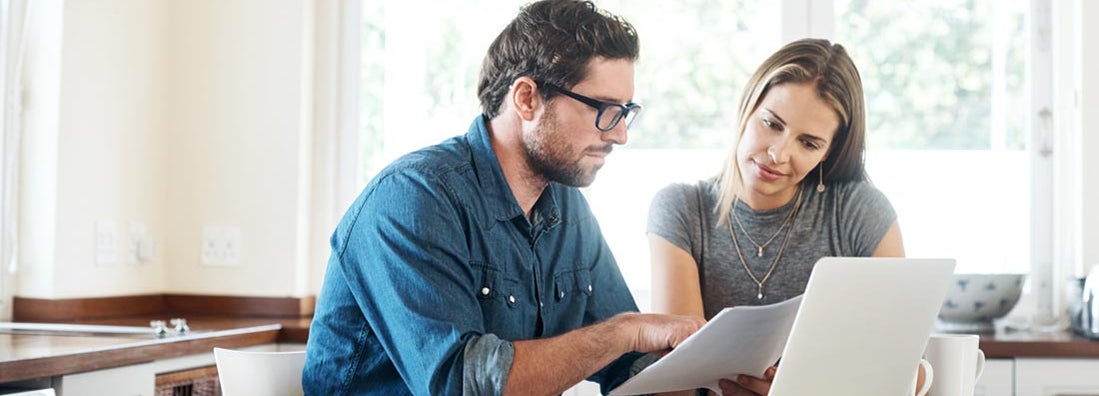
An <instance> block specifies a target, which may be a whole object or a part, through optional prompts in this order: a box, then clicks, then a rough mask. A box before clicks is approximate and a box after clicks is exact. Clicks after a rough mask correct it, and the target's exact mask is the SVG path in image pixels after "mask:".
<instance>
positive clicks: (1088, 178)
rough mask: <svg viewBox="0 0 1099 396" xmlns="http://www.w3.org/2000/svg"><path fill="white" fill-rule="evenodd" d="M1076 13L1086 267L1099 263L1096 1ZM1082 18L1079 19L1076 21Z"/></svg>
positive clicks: (1084, 3) (1098, 31)
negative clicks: (1078, 29)
mask: <svg viewBox="0 0 1099 396" xmlns="http://www.w3.org/2000/svg"><path fill="white" fill-rule="evenodd" d="M1078 4H1079V7H1080V13H1079V14H1077V16H1076V17H1077V18H1079V19H1078V25H1079V28H1080V34H1079V35H1078V36H1077V37H1079V38H1080V41H1081V42H1080V48H1081V51H1080V60H1079V62H1080V63H1079V65H1078V68H1079V70H1080V73H1079V79H1080V81H1079V97H1078V109H1080V143H1081V144H1080V146H1079V150H1080V154H1079V157H1080V161H1081V169H1082V172H1081V179H1082V180H1081V184H1082V186H1083V189H1082V192H1081V194H1080V202H1081V203H1082V205H1081V206H1082V213H1081V214H1080V217H1081V218H1082V220H1083V221H1082V223H1083V225H1082V228H1083V229H1082V232H1081V240H1082V245H1083V252H1082V253H1083V259H1082V263H1083V266H1084V268H1085V271H1086V269H1087V268H1090V267H1091V266H1093V265H1099V243H1096V242H1097V241H1099V155H1097V154H1099V74H1097V71H1099V24H1096V23H1093V22H1088V21H1095V20H1096V18H1099V3H1097V2H1094V1H1079V2H1078ZM1079 22H1082V23H1079Z"/></svg>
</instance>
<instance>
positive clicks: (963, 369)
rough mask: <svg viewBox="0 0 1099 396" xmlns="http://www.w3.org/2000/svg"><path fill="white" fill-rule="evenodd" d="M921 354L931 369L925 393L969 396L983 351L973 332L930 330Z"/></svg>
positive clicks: (977, 375) (979, 368) (980, 364)
mask: <svg viewBox="0 0 1099 396" xmlns="http://www.w3.org/2000/svg"><path fill="white" fill-rule="evenodd" d="M924 357H925V358H926V359H927V361H928V362H930V363H931V366H932V367H934V369H935V381H934V382H932V383H931V389H930V391H929V392H928V393H927V395H928V396H973V392H974V386H975V385H976V383H977V379H978V378H980V377H981V373H982V372H983V371H984V365H985V354H984V352H983V351H981V349H980V337H978V336H977V335H974V334H932V335H931V338H930V339H928V340H927V348H926V349H924Z"/></svg>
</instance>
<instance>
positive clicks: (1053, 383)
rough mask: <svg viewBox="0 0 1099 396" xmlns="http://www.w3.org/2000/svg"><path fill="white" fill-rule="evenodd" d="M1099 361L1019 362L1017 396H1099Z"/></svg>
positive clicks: (1016, 377) (1052, 360)
mask: <svg viewBox="0 0 1099 396" xmlns="http://www.w3.org/2000/svg"><path fill="white" fill-rule="evenodd" d="M1096 373H1099V359H1084V358H1058V359H1049V358H1016V359H1015V395H1016V396H1099V375H1096Z"/></svg>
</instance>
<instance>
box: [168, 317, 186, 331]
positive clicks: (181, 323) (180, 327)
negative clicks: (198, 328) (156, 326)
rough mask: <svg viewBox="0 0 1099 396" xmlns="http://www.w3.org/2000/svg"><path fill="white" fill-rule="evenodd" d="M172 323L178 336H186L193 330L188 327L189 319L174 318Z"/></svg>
mask: <svg viewBox="0 0 1099 396" xmlns="http://www.w3.org/2000/svg"><path fill="white" fill-rule="evenodd" d="M170 322H171V323H172V326H175V329H176V335H184V334H187V333H189V332H191V328H190V327H188V326H187V319H183V318H172V320H170Z"/></svg>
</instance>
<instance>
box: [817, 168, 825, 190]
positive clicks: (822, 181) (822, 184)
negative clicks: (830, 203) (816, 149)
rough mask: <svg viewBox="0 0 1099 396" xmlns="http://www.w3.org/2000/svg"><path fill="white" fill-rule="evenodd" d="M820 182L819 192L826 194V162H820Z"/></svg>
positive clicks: (818, 184) (818, 185) (818, 183)
mask: <svg viewBox="0 0 1099 396" xmlns="http://www.w3.org/2000/svg"><path fill="white" fill-rule="evenodd" d="M818 174H819V175H820V181H818V182H817V192H824V161H821V162H820V170H819V172H818Z"/></svg>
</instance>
